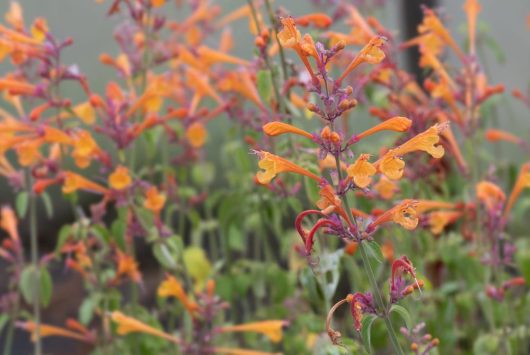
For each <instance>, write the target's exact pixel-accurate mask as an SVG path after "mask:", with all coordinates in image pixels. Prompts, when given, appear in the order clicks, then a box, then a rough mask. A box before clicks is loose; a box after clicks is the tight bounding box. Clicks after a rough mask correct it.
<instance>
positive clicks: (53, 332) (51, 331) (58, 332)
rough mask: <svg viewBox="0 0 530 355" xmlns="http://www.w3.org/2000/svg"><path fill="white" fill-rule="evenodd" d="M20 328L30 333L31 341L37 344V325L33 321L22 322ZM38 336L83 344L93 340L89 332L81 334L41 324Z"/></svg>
mask: <svg viewBox="0 0 530 355" xmlns="http://www.w3.org/2000/svg"><path fill="white" fill-rule="evenodd" d="M18 326H19V327H20V328H22V329H24V330H26V331H28V332H30V333H31V341H33V342H35V341H36V340H37V325H36V324H35V323H34V322H32V321H27V322H22V323H19V324H18ZM38 330H39V332H38V335H39V336H40V337H41V338H44V337H53V336H55V337H63V338H70V339H76V340H80V341H83V342H87V343H91V342H92V339H91V338H90V334H89V333H88V331H86V332H83V333H79V332H74V331H72V330H70V329H66V328H61V327H56V326H53V325H48V324H41V325H40V326H39V327H38Z"/></svg>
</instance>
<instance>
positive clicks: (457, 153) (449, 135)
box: [438, 113, 468, 173]
mask: <svg viewBox="0 0 530 355" xmlns="http://www.w3.org/2000/svg"><path fill="white" fill-rule="evenodd" d="M438 122H440V123H441V124H445V123H446V122H448V120H447V117H446V116H445V114H444V113H440V114H439V115H438ZM442 136H443V137H444V138H445V140H446V142H447V144H448V145H449V148H450V149H451V151H452V152H453V155H454V157H455V159H456V162H457V163H458V166H459V167H460V169H461V170H462V171H463V172H464V173H467V172H468V166H467V162H466V160H465V159H464V156H463V155H462V151H461V150H460V146H459V145H458V142H457V140H456V138H455V135H454V134H453V130H452V129H451V127H447V128H446V129H445V130H443V132H442Z"/></svg>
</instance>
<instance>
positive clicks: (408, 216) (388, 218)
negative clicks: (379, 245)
mask: <svg viewBox="0 0 530 355" xmlns="http://www.w3.org/2000/svg"><path fill="white" fill-rule="evenodd" d="M416 205H417V201H415V200H409V199H407V200H403V201H402V202H401V203H399V204H398V205H396V206H394V207H392V208H391V209H389V210H387V211H385V212H384V213H382V214H381V215H380V216H379V217H377V218H376V219H375V221H373V222H372V223H371V224H370V225H369V226H368V227H367V229H366V231H367V232H368V233H371V232H373V231H374V230H375V228H376V227H377V226H380V225H381V224H383V223H387V222H394V223H397V224H400V225H401V226H402V227H404V228H405V229H408V230H412V229H415V228H416V226H417V225H418V213H417V212H416Z"/></svg>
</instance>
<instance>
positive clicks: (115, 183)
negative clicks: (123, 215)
mask: <svg viewBox="0 0 530 355" xmlns="http://www.w3.org/2000/svg"><path fill="white" fill-rule="evenodd" d="M108 180H109V185H110V187H112V188H113V189H114V190H124V189H126V188H128V187H129V186H131V184H132V178H131V175H129V169H127V168H126V167H124V166H123V165H118V166H117V167H116V169H115V170H114V172H113V173H112V174H110V175H109V179H108Z"/></svg>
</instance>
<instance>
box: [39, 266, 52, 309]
mask: <svg viewBox="0 0 530 355" xmlns="http://www.w3.org/2000/svg"><path fill="white" fill-rule="evenodd" d="M52 294H53V280H52V277H51V275H50V272H49V271H48V270H47V269H46V268H44V267H41V269H40V302H41V304H42V305H43V306H44V307H46V306H48V305H49V304H50V301H51V299H52Z"/></svg>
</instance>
